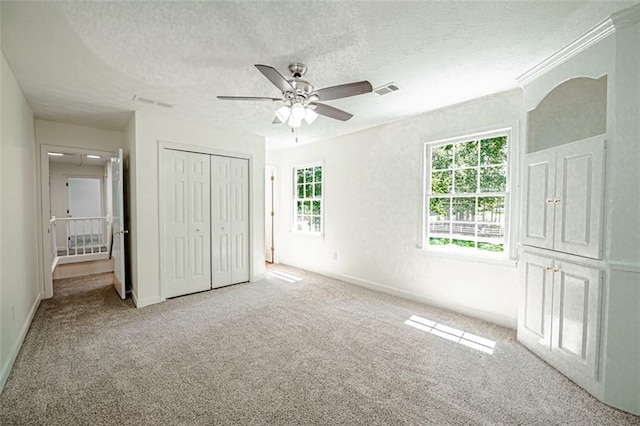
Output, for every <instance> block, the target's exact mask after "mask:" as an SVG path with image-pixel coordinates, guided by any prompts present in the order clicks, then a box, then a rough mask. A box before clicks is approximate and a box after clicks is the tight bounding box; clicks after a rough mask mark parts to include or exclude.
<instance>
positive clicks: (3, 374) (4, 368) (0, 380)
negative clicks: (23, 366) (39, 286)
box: [0, 292, 42, 392]
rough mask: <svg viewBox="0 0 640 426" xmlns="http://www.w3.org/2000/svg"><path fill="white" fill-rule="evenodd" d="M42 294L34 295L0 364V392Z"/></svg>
mask: <svg viewBox="0 0 640 426" xmlns="http://www.w3.org/2000/svg"><path fill="white" fill-rule="evenodd" d="M41 298H42V295H41V294H40V292H38V293H37V295H36V300H35V301H34V302H33V305H32V306H31V310H30V311H29V314H28V315H27V320H26V321H25V323H24V324H23V325H22V329H21V330H20V334H19V335H18V338H17V339H16V341H15V343H14V344H13V347H12V348H11V352H9V358H8V359H7V361H6V362H5V363H4V365H3V366H2V371H0V392H2V390H3V389H4V385H5V384H6V383H7V379H8V378H9V374H10V373H11V369H12V368H13V364H14V363H15V361H16V358H17V357H18V353H19V352H20V348H21V347H22V343H24V338H25V337H27V332H28V331H29V327H30V326H31V322H32V321H33V317H35V315H36V312H37V311H38V307H39V306H40V300H41Z"/></svg>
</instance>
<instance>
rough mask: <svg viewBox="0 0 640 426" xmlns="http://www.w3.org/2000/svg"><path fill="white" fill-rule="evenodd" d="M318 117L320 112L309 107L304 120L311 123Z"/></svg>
mask: <svg viewBox="0 0 640 426" xmlns="http://www.w3.org/2000/svg"><path fill="white" fill-rule="evenodd" d="M316 118H318V114H317V113H316V112H315V111H314V110H312V109H311V108H307V110H306V111H305V114H304V121H306V122H307V124H311V123H313V122H314V121H316Z"/></svg>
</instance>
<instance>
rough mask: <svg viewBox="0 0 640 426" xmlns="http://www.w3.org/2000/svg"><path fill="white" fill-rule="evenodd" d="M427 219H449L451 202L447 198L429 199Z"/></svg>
mask: <svg viewBox="0 0 640 426" xmlns="http://www.w3.org/2000/svg"><path fill="white" fill-rule="evenodd" d="M428 219H429V221H432V220H434V221H435V220H450V219H451V202H450V199H449V198H434V197H431V198H430V199H429V218H428Z"/></svg>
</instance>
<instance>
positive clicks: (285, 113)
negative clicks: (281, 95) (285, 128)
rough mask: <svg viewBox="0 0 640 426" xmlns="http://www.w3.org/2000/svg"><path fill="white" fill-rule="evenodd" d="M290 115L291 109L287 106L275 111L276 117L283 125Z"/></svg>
mask: <svg viewBox="0 0 640 426" xmlns="http://www.w3.org/2000/svg"><path fill="white" fill-rule="evenodd" d="M290 115H291V108H289V106H288V105H285V106H283V107H280V108H278V109H277V110H276V117H278V120H280V121H281V122H283V123H286V122H287V120H288V119H289V116H290Z"/></svg>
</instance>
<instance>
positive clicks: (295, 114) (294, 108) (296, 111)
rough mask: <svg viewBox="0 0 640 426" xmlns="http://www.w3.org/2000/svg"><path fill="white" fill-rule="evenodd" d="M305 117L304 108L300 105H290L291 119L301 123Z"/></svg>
mask: <svg viewBox="0 0 640 426" xmlns="http://www.w3.org/2000/svg"><path fill="white" fill-rule="evenodd" d="M305 115H306V111H305V107H304V106H302V104H293V105H291V118H294V119H295V120H296V121H302V120H303V119H304V117H305Z"/></svg>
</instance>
